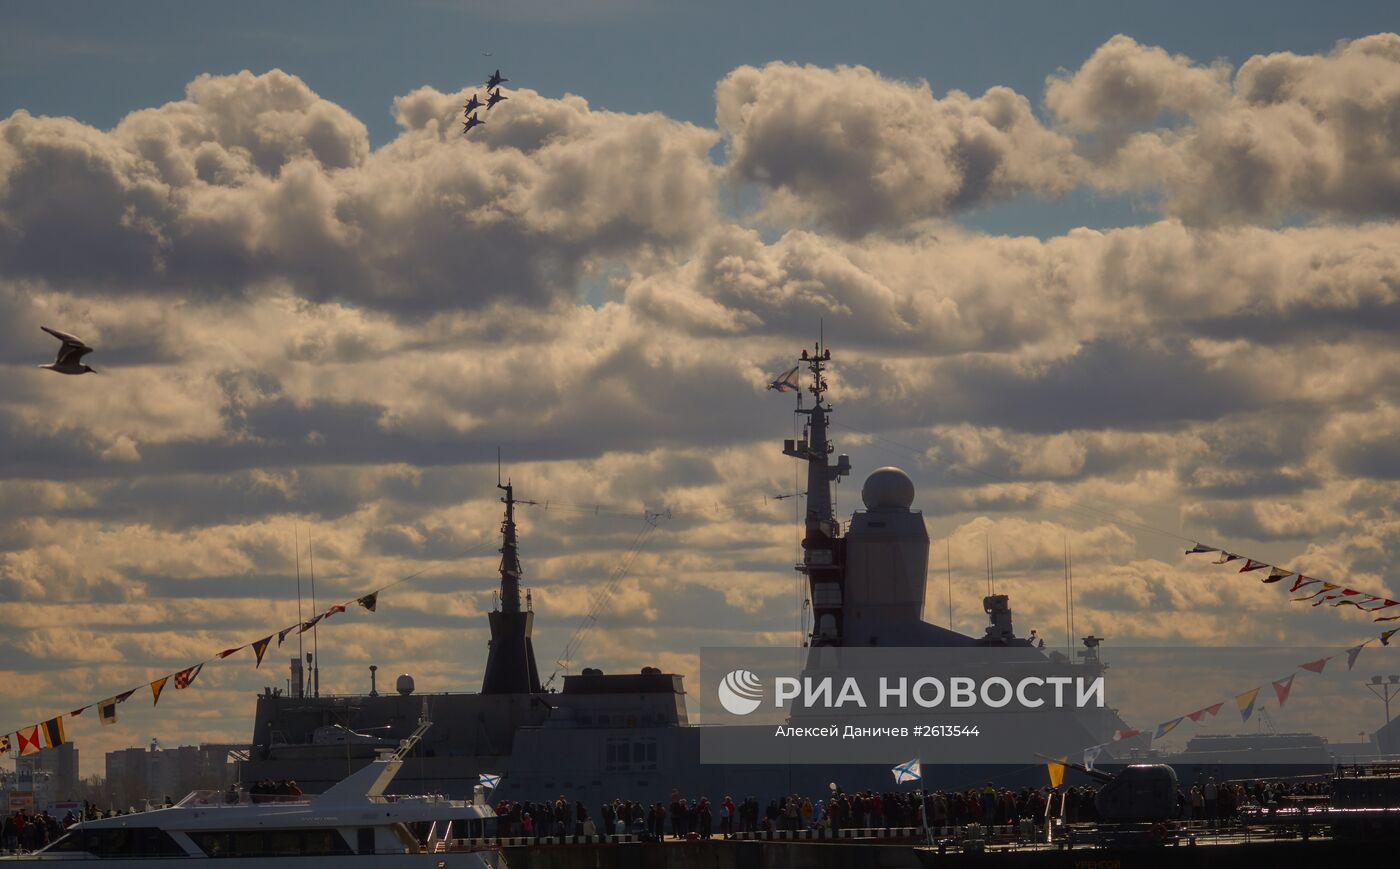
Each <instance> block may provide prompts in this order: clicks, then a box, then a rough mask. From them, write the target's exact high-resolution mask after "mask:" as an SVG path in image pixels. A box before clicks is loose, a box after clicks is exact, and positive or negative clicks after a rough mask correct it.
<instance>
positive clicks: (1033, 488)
mask: <svg viewBox="0 0 1400 869" xmlns="http://www.w3.org/2000/svg"><path fill="white" fill-rule="evenodd" d="M831 425H833V426H836V427H839V428H843V429H845V430H847V431H851V432H855V433H856V434H860V435H865V436H866V437H869V438H873V439H875V440H878V441H883V442H884V443H886V444H889V445H890V446H893V447H897V448H899V449H901V450H904V451H906V452H908V453H912V454H913V455H915V456H918V457H920V458H922V459H925V460H927V461H929V462H932V463H934V464H936V465H941V466H942V467H943V468H944V469H946V470H948V471H950V472H952V473H959V472H962V473H970V474H976V475H978V476H980V477H986V478H987V479H989V480H992V481H993V482H997V483H1003V484H1005V485H1008V486H1015V487H1017V488H1019V489H1024V490H1025V491H1027V492H1030V493H1032V494H1035V495H1039V496H1040V497H1043V498H1045V499H1046V500H1052V501H1058V502H1060V504H1061V506H1063V507H1065V508H1067V509H1070V510H1078V511H1083V513H1085V514H1088V515H1091V516H1097V517H1099V518H1101V519H1105V520H1107V521H1109V522H1112V523H1113V524H1115V525H1121V526H1122V527H1124V528H1136V529H1138V530H1141V531H1150V532H1152V533H1154V534H1161V535H1163V536H1165V537H1171V538H1173V539H1175V540H1181V541H1185V542H1187V543H1195V542H1197V541H1196V539H1195V538H1193V537H1186V536H1184V535H1181V534H1178V533H1176V532H1175V531H1168V530H1166V529H1165V528H1158V527H1157V526H1155V525H1148V524H1146V523H1144V522H1136V521H1134V520H1132V519H1124V518H1122V517H1121V516H1118V515H1116V514H1114V513H1111V512H1109V511H1107V510H1101V509H1099V508H1097V507H1091V506H1089V505H1088V504H1083V503H1081V502H1078V501H1075V500H1073V499H1072V498H1067V497H1065V496H1063V495H1057V494H1055V493H1054V492H1049V491H1046V490H1045V489H1043V488H1041V487H1040V486H1037V485H1034V484H1031V483H1022V482H1018V481H1016V480H1012V479H1010V478H1007V477H1002V476H1000V475H998V474H993V473H991V472H990V471H984V470H981V469H980V468H974V467H970V466H967V465H960V464H958V463H955V462H951V461H949V460H947V459H941V458H938V457H937V456H931V455H929V453H928V451H927V450H920V449H917V448H915V447H911V446H909V445H908V444H904V443H900V442H899V441H896V440H892V439H890V438H887V437H885V436H884V435H878V434H875V433H874V432H869V431H865V430H863V429H858V428H855V427H854V426H851V425H847V424H844V423H839V422H832V423H831Z"/></svg>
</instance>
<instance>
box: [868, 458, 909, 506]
mask: <svg viewBox="0 0 1400 869" xmlns="http://www.w3.org/2000/svg"><path fill="white" fill-rule="evenodd" d="M860 499H861V500H862V501H864V502H865V509H867V510H908V509H909V507H910V505H911V504H913V503H914V481H913V480H911V479H909V475H908V474H906V473H904V472H903V471H901V470H900V469H899V468H880V469H879V470H878V471H876V472H874V473H873V474H871V475H870V476H868V477H866V478H865V485H864V486H862V487H861V490H860Z"/></svg>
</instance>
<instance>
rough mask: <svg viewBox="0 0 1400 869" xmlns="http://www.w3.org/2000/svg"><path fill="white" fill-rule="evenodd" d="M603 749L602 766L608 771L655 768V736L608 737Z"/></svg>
mask: <svg viewBox="0 0 1400 869" xmlns="http://www.w3.org/2000/svg"><path fill="white" fill-rule="evenodd" d="M605 751H606V757H605V758H604V761H603V768H604V769H605V770H607V771H608V772H623V771H629V770H654V769H656V737H640V738H632V737H628V736H613V737H609V738H608V740H607V745H606V748H605Z"/></svg>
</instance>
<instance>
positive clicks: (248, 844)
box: [188, 829, 350, 857]
mask: <svg viewBox="0 0 1400 869" xmlns="http://www.w3.org/2000/svg"><path fill="white" fill-rule="evenodd" d="M188 835H189V837H190V839H192V840H193V841H194V843H195V845H197V846H198V847H199V850H201V851H203V852H204V853H205V855H206V856H208V857H276V856H292V855H296V856H300V855H322V856H325V855H343V854H349V853H350V846H348V845H347V844H345V839H344V837H342V836H341V835H340V832H339V831H338V830H333V829H311V830H235V831H233V832H228V831H223V830H221V831H218V832H207V833H205V832H199V833H189V834H188Z"/></svg>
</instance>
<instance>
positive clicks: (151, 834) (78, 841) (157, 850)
mask: <svg viewBox="0 0 1400 869" xmlns="http://www.w3.org/2000/svg"><path fill="white" fill-rule="evenodd" d="M47 850H49V851H66V852H74V851H80V852H86V853H88V854H93V855H95V856H98V857H184V856H186V855H185V851H184V849H183V848H181V847H180V846H179V845H177V844H176V843H175V840H174V839H172V838H170V834H169V833H167V832H165V831H164V830H160V829H157V828H155V827H113V828H108V829H92V830H85V829H83V828H81V827H79V828H78V829H76V830H73V831H72V832H70V833H68V834H67V835H66V836H64V837H63V838H61V839H59V840H58V841H57V842H54V843H53V844H52V845H50V846H49V847H48V849H47Z"/></svg>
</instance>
